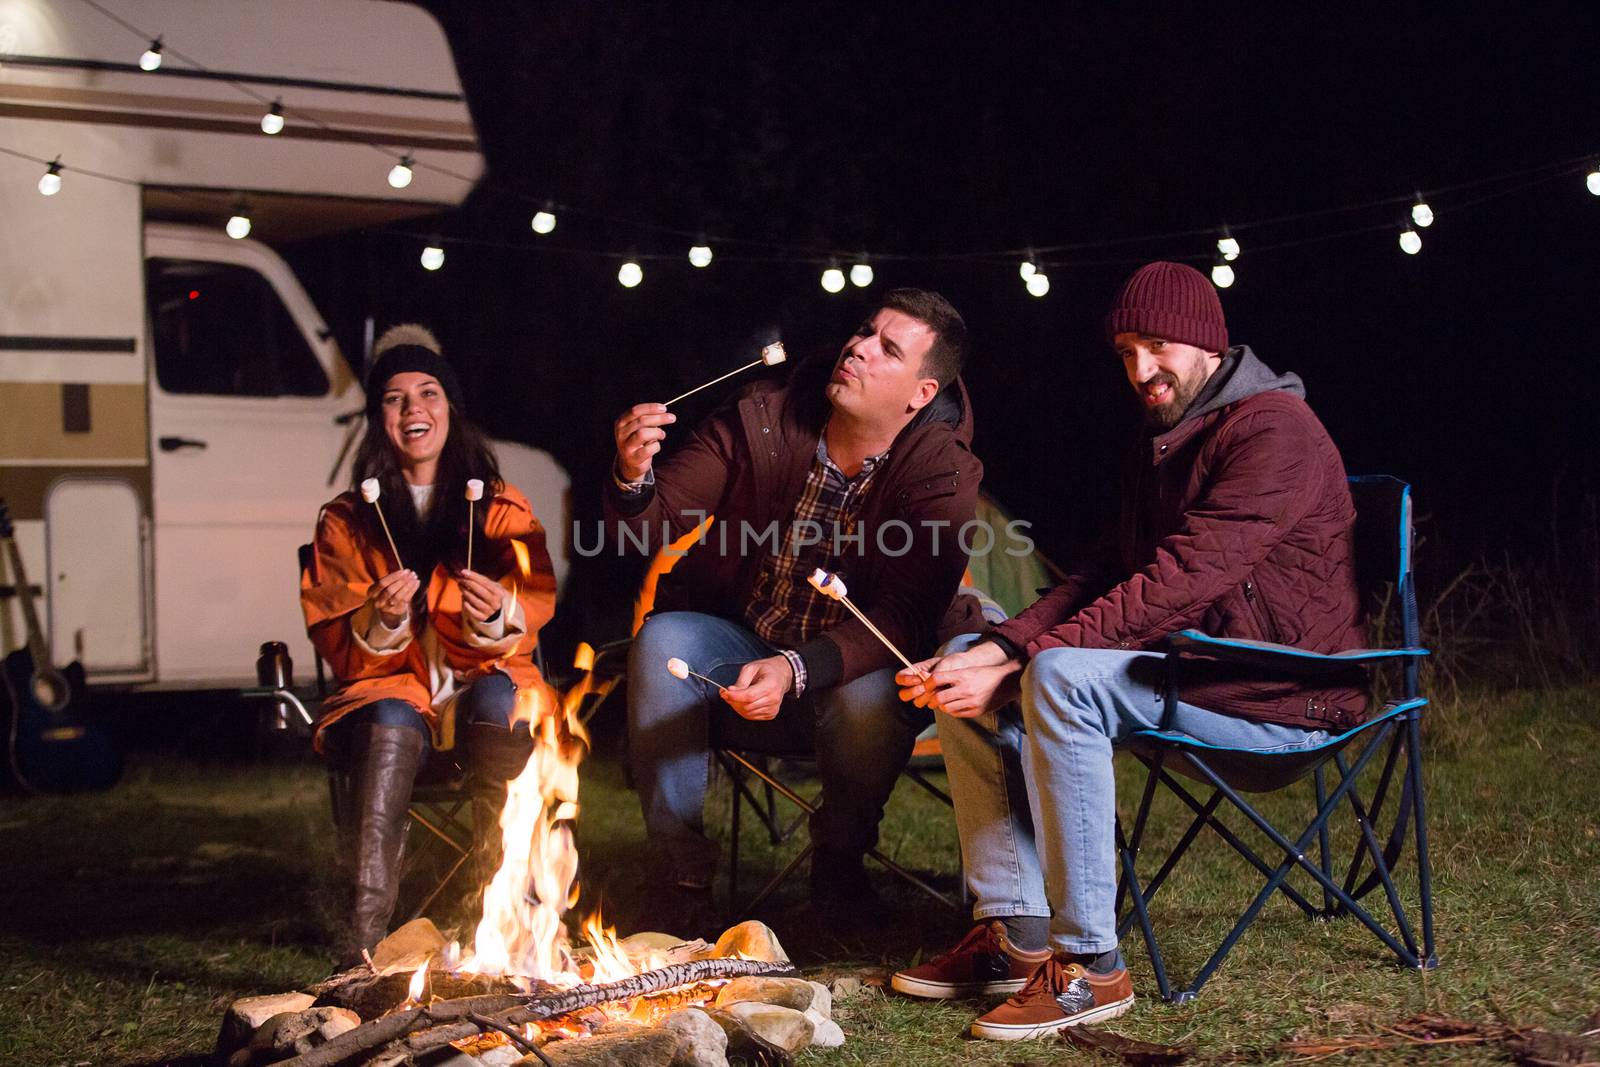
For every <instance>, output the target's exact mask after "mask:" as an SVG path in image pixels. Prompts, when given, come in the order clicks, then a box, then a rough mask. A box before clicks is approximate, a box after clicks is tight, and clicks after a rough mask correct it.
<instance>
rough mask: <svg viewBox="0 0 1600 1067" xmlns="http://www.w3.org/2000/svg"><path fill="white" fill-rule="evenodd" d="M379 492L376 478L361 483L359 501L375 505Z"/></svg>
mask: <svg viewBox="0 0 1600 1067" xmlns="http://www.w3.org/2000/svg"><path fill="white" fill-rule="evenodd" d="M381 492H382V490H381V489H380V488H379V486H378V479H376V478H368V479H366V480H365V481H363V482H362V483H361V499H362V500H365V501H366V502H367V503H369V504H376V503H377V502H378V496H379V494H380V493H381Z"/></svg>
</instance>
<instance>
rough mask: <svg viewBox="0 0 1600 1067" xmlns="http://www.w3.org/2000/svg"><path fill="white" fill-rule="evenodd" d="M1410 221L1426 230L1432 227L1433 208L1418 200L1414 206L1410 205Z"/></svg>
mask: <svg viewBox="0 0 1600 1067" xmlns="http://www.w3.org/2000/svg"><path fill="white" fill-rule="evenodd" d="M1411 221H1412V222H1414V223H1416V224H1417V225H1418V226H1421V227H1422V228H1423V229H1427V228H1428V227H1429V226H1432V225H1433V208H1431V207H1429V206H1428V205H1427V204H1426V203H1425V202H1423V201H1421V200H1418V201H1417V202H1416V203H1415V204H1412V205H1411Z"/></svg>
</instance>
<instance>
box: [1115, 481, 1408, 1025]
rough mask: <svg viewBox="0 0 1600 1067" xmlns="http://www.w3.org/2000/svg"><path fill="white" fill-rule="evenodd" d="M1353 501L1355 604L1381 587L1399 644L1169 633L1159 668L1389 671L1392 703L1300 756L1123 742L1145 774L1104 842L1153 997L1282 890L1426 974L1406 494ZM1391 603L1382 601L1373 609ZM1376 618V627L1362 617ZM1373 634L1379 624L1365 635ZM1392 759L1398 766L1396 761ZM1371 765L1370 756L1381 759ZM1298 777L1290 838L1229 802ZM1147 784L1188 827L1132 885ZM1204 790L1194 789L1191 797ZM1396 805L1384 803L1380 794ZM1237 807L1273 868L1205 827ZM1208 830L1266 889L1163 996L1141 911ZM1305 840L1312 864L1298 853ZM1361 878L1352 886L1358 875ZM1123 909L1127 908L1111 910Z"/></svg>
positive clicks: (1398, 490)
mask: <svg viewBox="0 0 1600 1067" xmlns="http://www.w3.org/2000/svg"><path fill="white" fill-rule="evenodd" d="M1350 489H1351V493H1352V496H1353V497H1354V499H1355V505H1356V530H1355V536H1356V546H1355V557H1356V570H1357V580H1358V583H1359V586H1360V589H1361V591H1362V593H1363V595H1364V596H1366V595H1371V594H1375V593H1377V592H1378V591H1380V590H1382V589H1384V587H1385V584H1386V583H1392V584H1393V588H1392V590H1391V594H1392V601H1393V606H1394V608H1395V610H1396V611H1397V612H1398V615H1399V622H1400V634H1399V636H1400V638H1401V644H1400V645H1399V646H1398V647H1387V648H1367V649H1356V650H1353V651H1348V652H1340V653H1337V654H1334V655H1323V654H1319V653H1313V652H1307V651H1305V650H1302V649H1297V648H1292V647H1289V646H1285V645H1274V644H1268V643H1265V642H1257V641H1243V640H1233V639H1228V638H1219V637H1211V636H1208V635H1206V634H1204V633H1201V632H1199V631H1197V630H1184V631H1182V632H1181V633H1178V634H1174V635H1173V636H1172V637H1171V639H1170V642H1169V648H1170V655H1169V658H1168V666H1169V668H1171V669H1172V671H1173V673H1174V674H1176V673H1177V672H1180V671H1181V670H1182V666H1183V660H1184V658H1185V657H1187V656H1203V657H1206V658H1208V659H1212V660H1219V661H1222V662H1224V663H1236V664H1241V665H1248V666H1256V667H1264V668H1268V669H1270V670H1272V671H1274V672H1292V673H1297V674H1299V675H1301V676H1302V677H1306V678H1314V677H1316V675H1317V674H1318V673H1319V672H1327V671H1330V670H1340V669H1343V668H1347V667H1348V666H1349V665H1351V664H1358V663H1359V664H1371V665H1373V666H1382V665H1384V664H1391V665H1395V666H1398V667H1399V668H1400V671H1399V673H1400V682H1399V689H1398V692H1397V693H1396V694H1395V699H1392V700H1389V701H1388V702H1387V703H1385V704H1383V705H1382V706H1381V707H1379V708H1377V709H1376V711H1375V713H1374V714H1373V715H1372V716H1371V717H1370V718H1369V719H1368V721H1367V722H1366V723H1364V724H1363V725H1361V726H1359V727H1356V728H1355V729H1352V730H1348V731H1346V732H1344V733H1342V734H1340V735H1338V736H1336V737H1332V738H1330V739H1329V740H1328V741H1327V742H1326V743H1325V744H1323V745H1321V746H1319V747H1318V748H1316V749H1313V750H1310V751H1306V752H1295V753H1285V754H1281V755H1273V754H1262V753H1255V752H1248V751H1244V750H1239V749H1227V748H1218V747H1215V746H1211V745H1206V744H1202V743H1201V742H1199V741H1196V740H1194V739H1193V738H1189V737H1186V736H1184V735H1182V734H1178V733H1174V732H1171V731H1167V730H1141V731H1139V732H1137V733H1136V734H1135V735H1134V738H1133V741H1132V742H1131V743H1130V744H1129V745H1128V746H1127V747H1128V748H1129V749H1130V750H1131V751H1132V752H1133V753H1134V754H1135V755H1136V756H1137V757H1138V758H1139V759H1140V760H1141V761H1142V762H1143V763H1144V764H1145V765H1146V766H1147V768H1148V771H1147V774H1146V778H1145V785H1144V791H1143V794H1142V796H1141V797H1140V799H1139V806H1138V809H1137V812H1136V814H1135V816H1134V822H1133V832H1132V834H1131V835H1124V833H1123V827H1122V822H1121V819H1120V818H1119V819H1118V821H1117V825H1116V841H1117V850H1118V856H1119V860H1120V864H1121V880H1120V882H1119V885H1118V887H1117V910H1118V913H1119V921H1118V925H1117V934H1118V936H1119V937H1120V936H1121V935H1123V934H1124V933H1126V932H1127V930H1128V929H1129V928H1130V927H1131V925H1132V924H1133V923H1134V922H1137V923H1138V924H1139V929H1140V931H1141V932H1142V933H1143V935H1144V940H1145V945H1146V947H1147V948H1148V949H1149V952H1150V962H1151V965H1152V967H1153V969H1154V971H1155V975H1156V984H1157V985H1158V986H1159V987H1160V990H1161V995H1162V997H1163V998H1165V999H1166V1000H1169V1001H1174V1002H1178V1003H1182V1002H1186V1001H1189V1000H1192V999H1193V998H1194V997H1195V996H1196V995H1197V994H1198V993H1199V992H1200V987H1201V986H1202V985H1204V984H1205V982H1206V980H1207V979H1208V978H1209V977H1210V976H1211V975H1212V973H1213V972H1215V971H1216V969H1217V967H1218V966H1220V965H1221V963H1222V961H1223V960H1224V959H1225V958H1226V957H1227V955H1228V953H1229V952H1230V951H1231V950H1232V949H1233V946H1234V944H1235V943H1236V942H1237V941H1238V940H1239V938H1240V936H1241V935H1242V934H1243V933H1244V932H1245V930H1246V929H1247V928H1248V927H1249V926H1250V924H1251V923H1252V922H1254V921H1255V919H1256V918H1257V916H1258V915H1259V914H1260V913H1261V909H1262V908H1263V906H1264V905H1265V904H1266V903H1267V901H1268V899H1269V898H1271V897H1272V896H1273V895H1274V894H1282V895H1283V896H1284V897H1285V898H1287V899H1288V900H1289V901H1290V902H1292V903H1293V904H1294V905H1295V906H1296V907H1298V908H1299V909H1300V910H1301V911H1302V912H1304V913H1305V914H1306V916H1307V917H1309V918H1313V919H1332V918H1335V917H1338V916H1344V915H1352V916H1354V917H1355V918H1356V919H1357V920H1359V921H1360V922H1361V924H1362V925H1363V926H1364V927H1366V928H1367V929H1368V930H1370V931H1371V932H1372V933H1373V934H1374V935H1375V936H1376V937H1377V938H1378V940H1379V941H1381V942H1382V943H1383V944H1384V945H1385V946H1386V947H1387V948H1388V949H1389V950H1390V951H1391V952H1393V953H1394V954H1395V957H1396V958H1397V959H1399V961H1400V962H1401V963H1402V964H1404V965H1405V966H1407V967H1415V968H1419V969H1423V970H1428V969H1432V968H1434V967H1436V966H1438V963H1439V959H1438V956H1437V954H1436V953H1435V951H1434V942H1433V887H1432V872H1431V870H1430V868H1429V864H1428V833H1427V818H1426V811H1425V809H1424V805H1423V781H1422V749H1421V731H1420V723H1421V717H1422V709H1423V707H1424V706H1425V705H1426V704H1427V699H1426V698H1424V697H1423V696H1421V695H1420V693H1419V681H1418V672H1419V666H1420V660H1421V657H1423V656H1425V655H1427V654H1428V653H1427V650H1426V649H1423V648H1421V647H1419V635H1418V626H1417V601H1416V592H1415V588H1414V586H1413V580H1412V572H1411V548H1412V529H1411V507H1412V505H1411V489H1410V486H1408V485H1406V483H1404V482H1401V481H1399V480H1397V479H1394V478H1390V477H1386V476H1376V477H1359V478H1352V479H1350ZM1390 600H1391V597H1386V598H1385V607H1388V606H1389V603H1390ZM1375 621H1377V622H1379V623H1381V622H1382V621H1383V619H1382V618H1381V617H1380V618H1379V619H1378V620H1375ZM1375 629H1378V630H1379V632H1380V633H1381V626H1380V627H1375ZM1168 700H1169V704H1168V707H1169V708H1170V707H1171V706H1172V703H1173V702H1175V701H1176V682H1175V680H1173V681H1172V682H1171V683H1169V688H1168ZM1402 754H1404V762H1403V763H1402V762H1401V756H1402ZM1380 757H1381V759H1380ZM1375 762H1376V763H1379V764H1381V771H1380V773H1379V775H1378V781H1377V784H1376V786H1375V787H1374V789H1373V792H1372V794H1371V796H1370V798H1368V799H1366V800H1363V799H1362V797H1361V795H1360V792H1359V790H1358V789H1357V783H1358V782H1359V780H1360V778H1361V774H1362V772H1363V771H1365V770H1366V769H1367V767H1368V766H1369V765H1370V764H1372V763H1375ZM1329 765H1332V767H1333V768H1334V769H1335V770H1337V772H1338V779H1337V783H1336V784H1334V785H1333V789H1332V791H1331V792H1330V791H1329V785H1330V782H1329V780H1328V774H1327V770H1328V767H1329ZM1173 772H1177V773H1178V774H1180V775H1184V776H1186V777H1188V778H1191V779H1197V780H1199V781H1200V782H1202V783H1204V784H1205V785H1208V786H1210V789H1211V792H1210V795H1209V796H1208V797H1207V798H1206V799H1204V800H1201V799H1199V798H1198V797H1196V796H1195V795H1194V793H1192V792H1191V791H1190V789H1189V788H1187V787H1185V786H1184V785H1183V784H1181V783H1180V782H1179V781H1178V779H1177V778H1175V777H1174V775H1173ZM1307 776H1309V777H1310V778H1311V780H1312V785H1313V791H1314V796H1315V801H1316V803H1315V813H1314V815H1313V817H1312V819H1311V821H1310V822H1309V823H1308V824H1307V825H1306V826H1305V828H1304V829H1302V830H1300V831H1299V833H1298V834H1296V835H1294V836H1291V835H1290V834H1288V833H1285V832H1283V831H1281V830H1279V829H1278V828H1277V827H1275V826H1273V825H1272V824H1271V823H1270V822H1269V821H1268V820H1267V819H1266V818H1265V817H1264V816H1263V815H1262V814H1261V813H1260V812H1258V811H1257V810H1256V808H1255V807H1253V806H1252V805H1251V804H1250V803H1249V801H1247V800H1246V799H1245V798H1244V797H1243V796H1242V795H1241V794H1242V793H1245V792H1256V793H1262V792H1271V791H1276V790H1279V789H1283V788H1285V787H1287V786H1289V785H1291V784H1293V783H1294V782H1297V781H1300V780H1302V779H1304V778H1306V777H1307ZM1158 785H1161V786H1166V787H1167V789H1169V790H1170V791H1171V792H1172V793H1173V794H1174V795H1176V796H1177V797H1178V799H1179V800H1181V801H1182V802H1183V804H1184V805H1186V806H1187V807H1188V808H1189V809H1190V810H1191V811H1193V812H1194V817H1193V819H1192V820H1191V821H1190V822H1189V825H1188V827H1187V829H1185V831H1184V832H1183V834H1182V836H1181V837H1180V838H1179V840H1178V843H1177V845H1176V846H1174V847H1173V849H1172V851H1171V852H1170V853H1168V855H1167V856H1166V858H1165V859H1164V860H1163V861H1162V863H1161V865H1160V867H1159V868H1158V869H1157V871H1156V873H1155V875H1154V876H1153V877H1151V878H1149V879H1148V880H1147V881H1143V882H1141V881H1140V879H1139V876H1138V873H1137V871H1136V862H1137V859H1138V856H1139V852H1140V849H1141V847H1142V846H1143V845H1144V844H1145V841H1144V837H1145V829H1146V821H1147V819H1148V817H1149V814H1150V807H1151V801H1152V799H1153V798H1154V795H1155V792H1156V788H1157V786H1158ZM1202 792H1203V790H1202ZM1396 792H1397V793H1398V796H1391V794H1392V793H1396ZM1224 800H1225V801H1226V802H1227V804H1228V805H1229V808H1231V809H1235V810H1237V811H1238V812H1239V813H1241V814H1242V815H1243V816H1244V818H1245V819H1246V820H1247V821H1248V822H1249V823H1250V824H1251V825H1253V826H1254V827H1255V828H1256V829H1257V830H1258V831H1260V833H1261V834H1263V835H1264V836H1265V837H1266V838H1267V839H1268V840H1269V841H1270V842H1271V847H1270V848H1268V849H1266V850H1265V851H1266V853H1267V855H1268V856H1269V857H1270V856H1281V859H1279V860H1278V862H1277V863H1276V866H1273V865H1272V863H1271V862H1269V859H1267V858H1264V857H1263V856H1261V855H1258V854H1257V853H1256V851H1255V850H1253V849H1252V848H1251V847H1250V846H1249V845H1248V844H1246V843H1245V842H1244V841H1243V840H1242V839H1241V838H1240V837H1239V836H1238V835H1237V834H1235V833H1234V832H1233V831H1232V830H1230V829H1229V828H1228V827H1227V826H1226V825H1225V824H1224V823H1223V822H1222V821H1221V819H1219V818H1218V817H1217V809H1218V807H1219V806H1221V804H1222V802H1223V801H1224ZM1391 802H1392V804H1393V809H1392V810H1393V822H1392V825H1391V829H1390V832H1389V835H1388V840H1387V842H1386V843H1380V841H1379V830H1378V827H1379V826H1380V825H1381V822H1380V820H1381V818H1382V816H1383V814H1384V813H1385V810H1386V809H1387V808H1389V806H1390V804H1391ZM1346 804H1348V806H1349V808H1350V810H1351V812H1352V813H1353V814H1354V816H1355V824H1356V827H1357V830H1358V837H1357V841H1356V844H1355V846H1354V851H1353V854H1352V855H1351V857H1350V861H1349V864H1348V866H1346V867H1345V868H1344V869H1343V872H1342V877H1341V872H1340V871H1339V870H1338V869H1337V868H1336V866H1335V863H1334V859H1333V852H1332V848H1331V846H1330V837H1329V825H1328V824H1329V819H1330V817H1331V816H1332V815H1333V814H1334V812H1335V811H1336V810H1338V809H1339V808H1340V807H1341V806H1343V805H1346ZM1206 827H1210V828H1211V829H1213V830H1215V831H1216V833H1217V835H1218V836H1219V837H1221V838H1222V839H1223V840H1224V841H1225V842H1227V843H1228V844H1229V845H1230V846H1231V847H1232V848H1233V849H1234V850H1235V851H1237V852H1238V853H1239V854H1240V855H1241V856H1242V857H1243V858H1244V859H1245V860H1246V861H1248V862H1249V864H1250V865H1251V866H1252V867H1254V868H1255V869H1256V870H1257V871H1258V872H1259V873H1260V874H1261V875H1262V876H1263V877H1264V879H1265V885H1264V886H1263V887H1262V889H1261V890H1260V891H1259V892H1258V893H1257V894H1256V895H1255V897H1254V898H1253V899H1252V900H1251V901H1250V904H1249V906H1248V907H1247V908H1246V909H1245V911H1244V913H1243V914H1242V915H1241V916H1240V918H1239V920H1238V921H1237V922H1236V923H1235V924H1234V926H1233V928H1232V929H1231V930H1230V931H1229V932H1228V934H1227V936H1226V937H1224V938H1223V941H1222V944H1221V945H1220V946H1219V947H1218V948H1217V949H1216V951H1215V952H1214V953H1212V955H1211V957H1210V958H1209V959H1208V960H1207V961H1206V962H1205V964H1204V965H1203V966H1201V968H1200V970H1199V972H1198V973H1197V974H1196V975H1195V977H1194V979H1193V981H1192V982H1191V983H1190V984H1189V985H1188V986H1187V987H1186V988H1184V989H1182V990H1179V991H1176V992H1175V991H1174V990H1173V988H1172V983H1171V982H1170V981H1169V979H1168V975H1167V970H1166V964H1165V960H1164V958H1163V956H1162V952H1161V946H1160V944H1159V942H1158V939H1157V937H1156V931H1155V927H1154V925H1153V923H1152V922H1151V918H1150V904H1151V901H1152V900H1153V899H1154V897H1155V895H1156V893H1157V892H1158V891H1159V890H1160V889H1161V887H1162V886H1163V885H1164V884H1165V883H1166V881H1167V879H1168V876H1169V875H1170V874H1171V873H1172V870H1173V868H1174V867H1175V866H1176V865H1177V863H1178V862H1179V860H1181V859H1182V858H1183V856H1184V854H1185V853H1186V852H1187V851H1188V849H1189V846H1190V845H1191V844H1193V843H1194V840H1195V838H1196V837H1197V836H1198V835H1199V834H1200V832H1201V830H1203V829H1205V828H1206ZM1408 831H1414V833H1415V835H1416V863H1417V879H1418V891H1419V896H1420V900H1419V902H1418V911H1419V913H1420V919H1421V928H1422V929H1421V933H1422V938H1421V944H1420V945H1419V944H1418V941H1417V937H1416V934H1415V932H1414V930H1413V928H1412V923H1411V920H1410V917H1409V916H1408V913H1407V910H1406V908H1405V906H1404V904H1403V903H1402V902H1401V899H1400V893H1399V890H1398V889H1397V888H1396V886H1395V881H1394V870H1395V865H1396V863H1397V862H1398V861H1399V859H1400V856H1401V852H1402V850H1403V848H1404V845H1405V841H1406V836H1407V833H1408ZM1313 840H1315V841H1316V843H1317V846H1318V848H1317V859H1315V860H1313V859H1312V858H1311V856H1310V855H1309V852H1310V849H1311V845H1312V842H1313ZM1367 864H1370V865H1371V870H1370V871H1368V872H1367V873H1366V875H1365V877H1363V876H1362V872H1363V869H1364V867H1365V866H1366V865H1367ZM1296 867H1298V868H1300V869H1301V870H1303V871H1304V872H1305V873H1306V874H1308V875H1310V876H1311V878H1312V879H1314V881H1315V882H1316V883H1317V885H1318V886H1319V887H1320V889H1321V907H1317V906H1315V905H1314V904H1313V903H1312V902H1311V901H1310V900H1308V899H1306V896H1305V895H1303V894H1302V893H1301V892H1300V891H1298V890H1297V889H1296V888H1295V887H1294V886H1292V885H1291V884H1290V883H1289V881H1288V880H1287V879H1288V875H1289V874H1290V872H1291V871H1293V870H1294V869H1295V868H1296ZM1379 888H1381V889H1382V890H1383V897H1384V902H1385V904H1386V906H1387V910H1388V911H1389V912H1390V913H1392V915H1393V918H1394V927H1395V932H1393V933H1391V932H1390V930H1388V929H1386V928H1385V926H1384V924H1383V923H1381V922H1379V920H1378V919H1377V918H1375V917H1374V916H1373V915H1372V914H1371V913H1370V912H1368V910H1367V909H1366V908H1364V907H1363V906H1362V904H1361V900H1362V899H1363V898H1365V897H1366V896H1367V895H1368V894H1370V893H1371V892H1372V891H1373V890H1375V889H1379ZM1125 901H1127V902H1129V907H1128V909H1127V910H1126V911H1124V910H1123V905H1124V902H1125Z"/></svg>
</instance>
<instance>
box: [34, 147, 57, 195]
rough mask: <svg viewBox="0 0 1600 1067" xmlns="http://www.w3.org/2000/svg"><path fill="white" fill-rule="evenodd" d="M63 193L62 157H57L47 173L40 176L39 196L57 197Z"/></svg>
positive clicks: (51, 162)
mask: <svg viewBox="0 0 1600 1067" xmlns="http://www.w3.org/2000/svg"><path fill="white" fill-rule="evenodd" d="M60 191H61V157H60V156H57V157H56V158H55V159H53V160H51V161H50V165H49V166H48V167H47V168H46V169H45V172H44V173H43V174H41V175H40V176H39V195H40V196H55V195H56V194H57V193H59V192H60Z"/></svg>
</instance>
